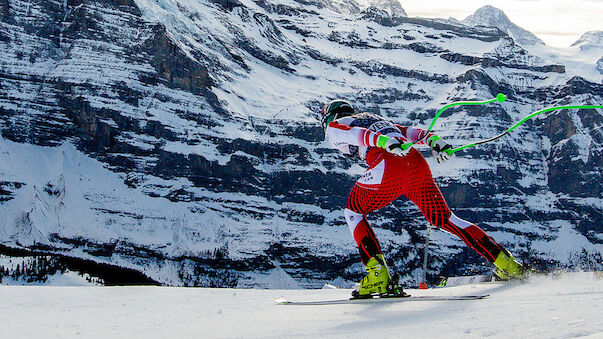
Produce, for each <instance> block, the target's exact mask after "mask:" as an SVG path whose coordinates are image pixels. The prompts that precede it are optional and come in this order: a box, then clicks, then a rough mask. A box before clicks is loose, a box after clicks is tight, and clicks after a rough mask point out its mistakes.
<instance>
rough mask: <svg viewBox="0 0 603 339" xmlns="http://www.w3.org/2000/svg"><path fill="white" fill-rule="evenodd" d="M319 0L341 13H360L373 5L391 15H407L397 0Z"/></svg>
mask: <svg viewBox="0 0 603 339" xmlns="http://www.w3.org/2000/svg"><path fill="white" fill-rule="evenodd" d="M319 2H320V3H321V4H322V5H324V6H325V7H327V8H330V9H332V10H334V11H336V12H338V13H343V14H354V13H360V12H361V11H364V10H365V9H368V8H371V7H373V8H376V9H379V10H382V11H384V12H386V13H387V14H388V15H389V16H392V17H393V16H402V17H405V16H407V15H406V11H404V9H403V8H402V5H401V4H400V2H399V1H398V0H319Z"/></svg>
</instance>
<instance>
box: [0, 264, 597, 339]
mask: <svg viewBox="0 0 603 339" xmlns="http://www.w3.org/2000/svg"><path fill="white" fill-rule="evenodd" d="M409 291H410V293H411V294H415V295H462V294H466V295H468V294H477V293H489V294H490V297H489V298H488V299H484V300H476V301H454V302H450V301H449V302H438V301H433V302H432V301H430V302H400V303H381V304H358V305H330V306H285V305H277V304H276V303H275V302H274V299H275V298H279V297H287V298H289V299H291V300H296V299H299V300H314V299H324V298H342V297H345V296H347V295H349V293H350V290H343V289H336V290H240V289H209V288H173V287H39V286H35V287H22V286H0V299H1V300H2V312H1V313H0V323H2V324H3V326H1V327H0V337H11V338H28V337H45V338H49V337H62V338H66V337H76V336H78V337H86V338H96V337H102V338H107V337H121V338H165V337H175V338H183V337H190V338H199V337H202V338H207V337H211V338H216V337H220V338H233V337H251V338H279V337H287V338H289V337H346V338H367V337H375V336H376V334H377V333H378V334H379V336H380V337H407V338H427V337H429V338H459V337H469V338H473V337H475V338H477V337H479V338H481V337H494V338H535V337H536V338H567V337H588V338H600V337H602V336H603V322H601V318H600V306H601V303H602V302H603V281H602V280H601V274H600V272H599V273H598V274H595V273H577V274H567V275H564V276H561V277H559V278H549V277H540V278H533V279H531V280H530V281H528V282H527V283H523V284H521V283H511V284H500V283H483V284H474V285H465V286H458V287H449V288H441V289H430V290H409ZM377 331H378V332H377Z"/></svg>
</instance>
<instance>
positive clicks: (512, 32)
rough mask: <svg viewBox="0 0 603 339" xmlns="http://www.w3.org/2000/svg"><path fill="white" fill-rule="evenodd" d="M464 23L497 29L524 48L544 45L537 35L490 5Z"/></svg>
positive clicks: (476, 12) (480, 9)
mask: <svg viewBox="0 0 603 339" xmlns="http://www.w3.org/2000/svg"><path fill="white" fill-rule="evenodd" d="M462 22H463V23H464V24H466V25H470V26H488V27H497V28H499V29H500V30H502V31H503V32H505V33H506V34H508V35H509V36H510V37H512V38H513V39H514V40H515V41H516V42H517V43H518V44H520V45H522V46H529V45H535V44H542V45H544V42H543V41H542V40H540V39H539V38H538V37H537V36H536V35H534V34H533V33H531V32H529V31H526V30H525V29H523V28H521V27H519V26H517V25H516V24H514V23H512V22H511V20H509V18H508V17H507V16H506V15H505V13H504V12H503V11H501V10H500V9H498V8H496V7H492V6H490V5H487V6H484V7H481V8H479V9H478V10H477V11H475V13H473V14H472V15H470V16H468V17H467V18H465V19H464V20H463V21H462Z"/></svg>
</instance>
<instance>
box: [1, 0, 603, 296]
mask: <svg viewBox="0 0 603 339" xmlns="http://www.w3.org/2000/svg"><path fill="white" fill-rule="evenodd" d="M371 3H373V2H371ZM379 3H382V2H379ZM383 3H385V2H383ZM394 3H397V2H391V3H390V4H392V6H393V7H396V6H394V5H393V4H394ZM357 4H358V6H357V7H358V9H357V10H346V11H343V10H337V11H334V8H335V7H337V6H338V4H337V3H335V2H332V3H330V5H329V4H327V5H328V6H327V5H325V2H324V1H301V0H299V1H293V0H283V1H276V0H270V1H269V0H255V1H252V0H196V1H180V0H174V1H164V0H67V1H62V0H61V1H52V0H51V1H20V0H1V1H0V45H1V48H0V60H1V61H0V132H1V139H0V201H1V204H0V226H1V228H0V241H1V243H2V244H3V245H5V246H11V247H23V248H29V249H34V250H39V251H44V252H47V253H61V254H64V255H69V256H74V257H79V258H83V259H91V260H95V261H98V262H102V263H109V264H114V265H119V266H122V267H127V268H132V269H135V270H138V271H141V272H143V273H145V274H146V275H148V276H149V277H151V278H153V279H155V280H157V281H159V282H161V283H164V284H172V285H202V286H238V287H252V286H255V287H291V286H296V287H297V286H301V287H311V286H319V285H321V284H323V283H325V282H330V283H334V282H335V283H339V284H349V283H351V282H353V281H355V280H357V279H358V278H359V277H360V276H361V274H362V270H363V268H362V266H361V264H360V263H359V259H358V255H357V250H356V249H355V246H354V243H353V240H352V238H351V236H350V235H349V231H348V229H347V227H346V226H345V220H344V218H343V213H342V210H343V208H344V206H345V201H346V197H347V194H348V192H349V189H350V188H351V186H352V185H353V183H354V182H355V180H356V179H357V177H358V176H359V175H360V174H361V173H362V171H363V167H362V164H359V163H357V162H356V161H354V160H352V159H347V158H344V157H342V156H341V155H340V154H338V153H337V151H335V150H332V149H329V147H328V146H327V145H326V144H325V143H324V142H323V140H322V139H323V136H322V129H321V127H320V125H319V122H318V115H319V114H318V112H319V110H320V108H321V107H322V105H323V104H324V102H326V101H328V100H331V99H333V98H338V97H339V98H346V99H347V100H349V101H351V102H352V103H353V104H354V105H355V107H356V108H357V109H358V110H361V111H370V112H375V113H379V114H382V115H384V116H386V117H388V118H390V119H392V120H395V121H396V122H398V123H401V124H409V125H413V126H419V127H423V128H426V127H427V126H428V125H429V123H430V122H431V119H432V118H433V116H434V114H435V112H436V111H437V110H438V109H439V108H440V107H441V106H442V105H444V104H446V103H448V102H450V101H454V100H482V99H487V98H491V97H494V96H496V94H497V93H499V92H503V93H505V94H506V95H507V96H508V98H509V100H508V101H507V102H505V103H503V104H501V105H498V106H497V105H491V106H488V107H463V108H457V109H453V110H450V111H447V112H446V114H444V115H443V116H442V117H441V118H440V119H439V120H438V123H437V125H436V126H435V132H436V133H437V134H438V135H440V136H442V137H444V138H446V139H447V140H449V141H450V142H451V143H452V144H455V145H461V144H465V143H468V142H472V141H475V140H478V139H483V138H488V137H491V136H493V135H495V134H498V133H500V132H502V131H504V130H505V129H506V128H507V127H508V126H510V125H511V124H512V123H513V122H516V121H518V120H520V119H521V118H523V117H524V116H525V115H527V114H528V113H530V112H532V111H535V110H537V109H541V108H543V106H547V105H566V104H580V105H582V104H584V105H586V104H601V103H602V102H603V85H602V83H601V74H599V73H597V72H596V71H595V70H594V69H593V72H592V73H588V77H584V76H582V74H583V73H580V72H578V71H577V70H576V69H574V68H573V65H575V64H571V65H567V66H566V65H564V64H562V63H560V62H559V61H558V60H556V59H554V58H551V57H549V56H546V57H544V56H541V55H538V54H535V53H533V52H530V51H528V50H526V49H524V48H523V47H522V43H521V42H519V41H518V40H515V39H517V36H515V34H512V35H508V34H507V33H506V32H504V31H502V30H500V29H497V28H492V27H483V26H473V25H464V24H461V23H454V22H451V21H442V20H435V19H425V18H409V17H406V16H405V13H403V12H401V11H398V12H396V13H397V14H396V13H393V12H388V11H387V9H386V8H384V7H382V6H381V7H379V6H366V8H364V7H362V8H361V5H362V6H364V4H365V3H364V2H363V3H362V4H361V3H357ZM398 4H399V3H398ZM393 7H392V8H393ZM396 8H397V7H396ZM399 9H401V7H400V8H399ZM402 11H403V10H402ZM593 79H595V80H593ZM601 114H602V113H601V110H587V109H583V110H571V111H567V110H566V111H561V112H558V113H555V114H549V115H546V116H539V117H538V118H536V119H533V120H530V121H528V122H527V123H526V124H524V125H522V126H521V127H520V128H518V129H517V130H516V131H514V132H513V133H512V134H511V135H509V136H507V137H505V138H503V139H500V140H497V141H495V142H492V143H489V144H484V145H481V146H479V147H476V148H472V149H468V150H467V151H466V152H463V153H462V154H459V156H458V157H457V158H455V159H454V160H452V161H450V162H449V163H446V164H445V165H441V166H440V165H438V164H437V163H435V162H434V161H433V159H431V158H429V159H428V161H429V163H430V165H431V166H432V172H433V173H434V175H435V176H436V181H437V182H438V183H439V184H440V185H441V187H442V191H443V193H444V196H445V197H446V198H447V200H448V202H449V204H450V205H451V207H452V208H453V210H454V211H455V213H456V214H457V215H459V216H460V217H462V218H464V219H467V220H471V221H473V222H475V223H477V224H479V225H480V226H481V227H482V228H484V229H485V230H486V231H487V232H488V233H489V234H491V235H492V236H493V237H494V238H496V239H497V240H499V241H500V242H502V243H503V244H505V245H506V246H507V247H508V248H509V249H511V250H512V252H514V253H515V254H516V255H517V256H518V257H519V258H520V259H522V260H526V261H529V262H531V263H532V264H534V265H536V266H541V267H551V266H569V267H572V268H576V267H583V268H593V267H594V268H598V269H601V260H600V258H601V252H602V250H603V245H602V241H603V233H602V231H601V228H600V224H601V222H602V221H603V217H602V206H603V205H602V202H603V200H602V199H601V192H602V184H601V183H602V180H601V172H600V168H601V165H602V157H601V152H602V147H601V145H602V143H601V141H602V138H603V134H602V133H603V132H601V129H600V126H601V122H602V116H601ZM429 154H430V153H429V152H425V155H426V157H427V156H429ZM370 219H371V221H372V223H373V225H374V226H375V231H376V233H377V235H378V237H379V238H380V240H381V242H382V246H383V248H384V251H385V252H386V253H387V258H388V260H389V261H390V264H391V266H392V268H393V269H395V270H396V271H399V272H401V273H403V275H404V276H405V281H406V282H408V283H410V282H416V281H417V279H418V277H419V275H420V271H421V270H420V266H421V262H420V258H421V255H422V250H423V244H424V234H425V224H426V222H425V220H424V219H423V217H422V216H421V214H420V212H419V211H418V209H416V208H415V207H414V206H413V205H412V204H411V203H409V202H408V201H406V200H405V199H400V200H399V201H397V202H396V203H395V204H394V205H393V206H390V207H387V208H385V209H383V210H382V211H379V212H378V213H375V214H374V215H372V216H370ZM431 243H432V256H431V259H430V260H431V261H430V271H429V276H430V277H431V279H435V277H437V276H438V275H440V274H463V273H468V272H484V271H488V270H489V265H487V264H486V263H485V262H483V261H482V259H481V258H478V257H477V255H475V254H473V253H472V252H471V251H470V250H468V249H467V248H466V247H465V246H464V245H463V244H462V243H461V242H460V241H459V240H458V239H456V238H452V237H451V236H449V235H447V234H445V233H443V232H434V233H432V239H431Z"/></svg>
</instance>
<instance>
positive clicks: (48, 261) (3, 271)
mask: <svg viewBox="0 0 603 339" xmlns="http://www.w3.org/2000/svg"><path fill="white" fill-rule="evenodd" d="M9 258H10V257H9ZM16 258H18V261H19V263H17V264H16V265H14V264H12V260H16ZM16 258H15V259H9V263H11V264H10V265H6V264H5V265H6V266H5V265H0V283H1V282H2V280H3V278H12V279H13V280H19V281H23V282H27V283H45V282H46V281H47V280H48V277H50V276H52V275H54V274H57V273H61V274H63V273H65V272H67V271H69V269H68V267H67V265H66V263H65V262H64V261H62V260H61V259H60V258H57V257H53V256H33V257H16ZM23 258H25V259H23ZM86 280H87V281H88V282H91V283H98V284H102V283H103V281H102V279H98V278H94V277H90V276H88V275H86Z"/></svg>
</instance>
